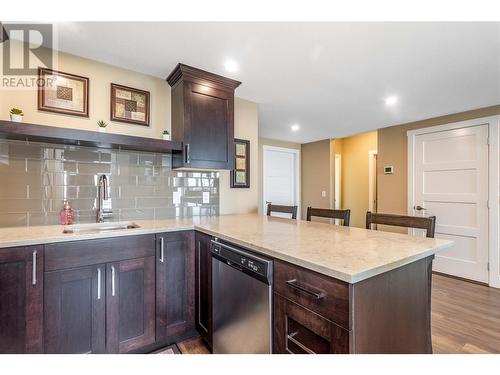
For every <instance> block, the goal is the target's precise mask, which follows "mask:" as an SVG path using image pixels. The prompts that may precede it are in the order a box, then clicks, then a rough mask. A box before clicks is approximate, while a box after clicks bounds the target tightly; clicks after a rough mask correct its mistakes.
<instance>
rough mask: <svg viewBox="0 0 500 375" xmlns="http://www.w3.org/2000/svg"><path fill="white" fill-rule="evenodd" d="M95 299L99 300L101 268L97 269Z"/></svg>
mask: <svg viewBox="0 0 500 375" xmlns="http://www.w3.org/2000/svg"><path fill="white" fill-rule="evenodd" d="M97 299H101V267H99V268H98V269H97Z"/></svg>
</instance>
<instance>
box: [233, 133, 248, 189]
mask: <svg viewBox="0 0 500 375" xmlns="http://www.w3.org/2000/svg"><path fill="white" fill-rule="evenodd" d="M231 187H232V188H249V187H250V141H247V140H244V139H236V138H235V139H234V170H232V171H231Z"/></svg>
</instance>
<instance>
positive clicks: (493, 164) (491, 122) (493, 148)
mask: <svg viewBox="0 0 500 375" xmlns="http://www.w3.org/2000/svg"><path fill="white" fill-rule="evenodd" d="M481 125H488V223H489V224H488V261H489V265H488V285H489V286H491V287H495V288H500V249H499V213H500V185H499V184H500V179H499V173H500V172H499V167H500V162H499V157H500V154H499V126H500V116H489V117H481V118H476V119H472V120H466V121H459V122H452V123H449V124H444V125H437V126H431V127H427V128H420V129H415V130H409V131H408V132H407V136H408V206H407V210H408V215H411V214H412V213H413V206H414V199H415V192H414V189H413V182H414V179H415V176H414V163H415V160H414V157H415V140H416V136H417V135H421V134H429V133H437V132H442V131H446V130H454V129H461V128H467V127H474V126H481Z"/></svg>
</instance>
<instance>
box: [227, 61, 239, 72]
mask: <svg viewBox="0 0 500 375" xmlns="http://www.w3.org/2000/svg"><path fill="white" fill-rule="evenodd" d="M224 68H226V71H227V72H229V73H236V72H237V71H238V63H237V62H236V61H234V60H232V59H229V60H226V62H225V63H224Z"/></svg>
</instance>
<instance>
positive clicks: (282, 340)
mask: <svg viewBox="0 0 500 375" xmlns="http://www.w3.org/2000/svg"><path fill="white" fill-rule="evenodd" d="M274 297H275V298H274V339H273V352H274V353H282V354H285V353H288V354H330V353H336V354H347V353H348V352H349V331H348V330H346V329H344V328H342V327H339V326H338V325H336V324H335V323H332V322H330V321H329V320H327V319H325V318H323V317H322V316H320V315H318V314H316V313H314V312H312V311H310V310H308V309H306V308H305V307H303V306H300V305H298V304H296V303H294V302H292V301H290V300H288V299H286V298H284V297H282V296H280V295H279V294H276V293H275V294H274Z"/></svg>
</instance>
